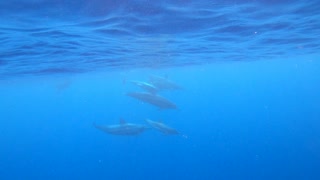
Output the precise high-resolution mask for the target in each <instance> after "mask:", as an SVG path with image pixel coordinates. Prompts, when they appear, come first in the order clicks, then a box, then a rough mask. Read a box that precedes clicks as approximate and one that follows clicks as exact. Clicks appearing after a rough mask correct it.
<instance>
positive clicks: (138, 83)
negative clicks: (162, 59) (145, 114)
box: [131, 81, 158, 94]
mask: <svg viewBox="0 0 320 180" xmlns="http://www.w3.org/2000/svg"><path fill="white" fill-rule="evenodd" d="M131 83H133V84H134V85H136V86H139V87H140V88H142V89H144V90H146V91H148V92H150V93H152V94H156V93H157V91H158V88H157V87H156V86H154V85H153V84H150V83H147V82H143V81H131Z"/></svg>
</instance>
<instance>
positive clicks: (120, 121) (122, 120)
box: [119, 118, 127, 125]
mask: <svg viewBox="0 0 320 180" xmlns="http://www.w3.org/2000/svg"><path fill="white" fill-rule="evenodd" d="M119 123H120V124H121V125H122V124H126V123H127V122H126V120H124V119H122V118H120V119H119Z"/></svg>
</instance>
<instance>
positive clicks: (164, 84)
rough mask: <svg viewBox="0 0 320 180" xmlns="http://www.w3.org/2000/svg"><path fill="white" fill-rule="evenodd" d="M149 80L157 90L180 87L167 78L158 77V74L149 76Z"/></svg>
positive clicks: (177, 88)
mask: <svg viewBox="0 0 320 180" xmlns="http://www.w3.org/2000/svg"><path fill="white" fill-rule="evenodd" d="M149 82H150V83H151V84H153V85H154V86H155V87H157V88H158V89H159V90H179V89H182V87H180V86H179V85H177V84H176V83H174V82H172V81H170V80H168V79H167V78H164V77H160V76H154V75H152V76H150V77H149Z"/></svg>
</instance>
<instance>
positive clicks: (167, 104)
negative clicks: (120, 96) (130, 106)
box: [127, 92, 177, 109]
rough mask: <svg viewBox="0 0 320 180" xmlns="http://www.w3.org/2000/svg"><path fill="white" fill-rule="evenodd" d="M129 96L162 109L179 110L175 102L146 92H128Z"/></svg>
mask: <svg viewBox="0 0 320 180" xmlns="http://www.w3.org/2000/svg"><path fill="white" fill-rule="evenodd" d="M127 96H130V97H133V98H136V99H138V100H140V101H142V102H146V103H149V104H152V105H154V106H157V107H159V108H160V109H177V106H176V105H175V104H174V103H173V102H171V101H169V100H167V99H166V98H164V97H162V96H159V95H156V94H150V93H146V92H128V93H127Z"/></svg>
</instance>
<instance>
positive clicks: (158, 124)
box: [146, 119, 180, 135]
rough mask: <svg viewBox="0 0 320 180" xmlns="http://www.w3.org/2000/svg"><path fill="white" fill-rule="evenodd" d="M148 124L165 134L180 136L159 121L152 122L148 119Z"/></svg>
mask: <svg viewBox="0 0 320 180" xmlns="http://www.w3.org/2000/svg"><path fill="white" fill-rule="evenodd" d="M146 122H147V123H148V124H149V125H150V126H151V127H153V128H154V129H156V130H158V131H160V132H162V133H163V134H167V135H176V134H180V133H179V132H178V131H177V130H176V129H173V128H171V127H169V126H167V125H165V124H163V123H162V122H157V121H152V120H150V119H146Z"/></svg>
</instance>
